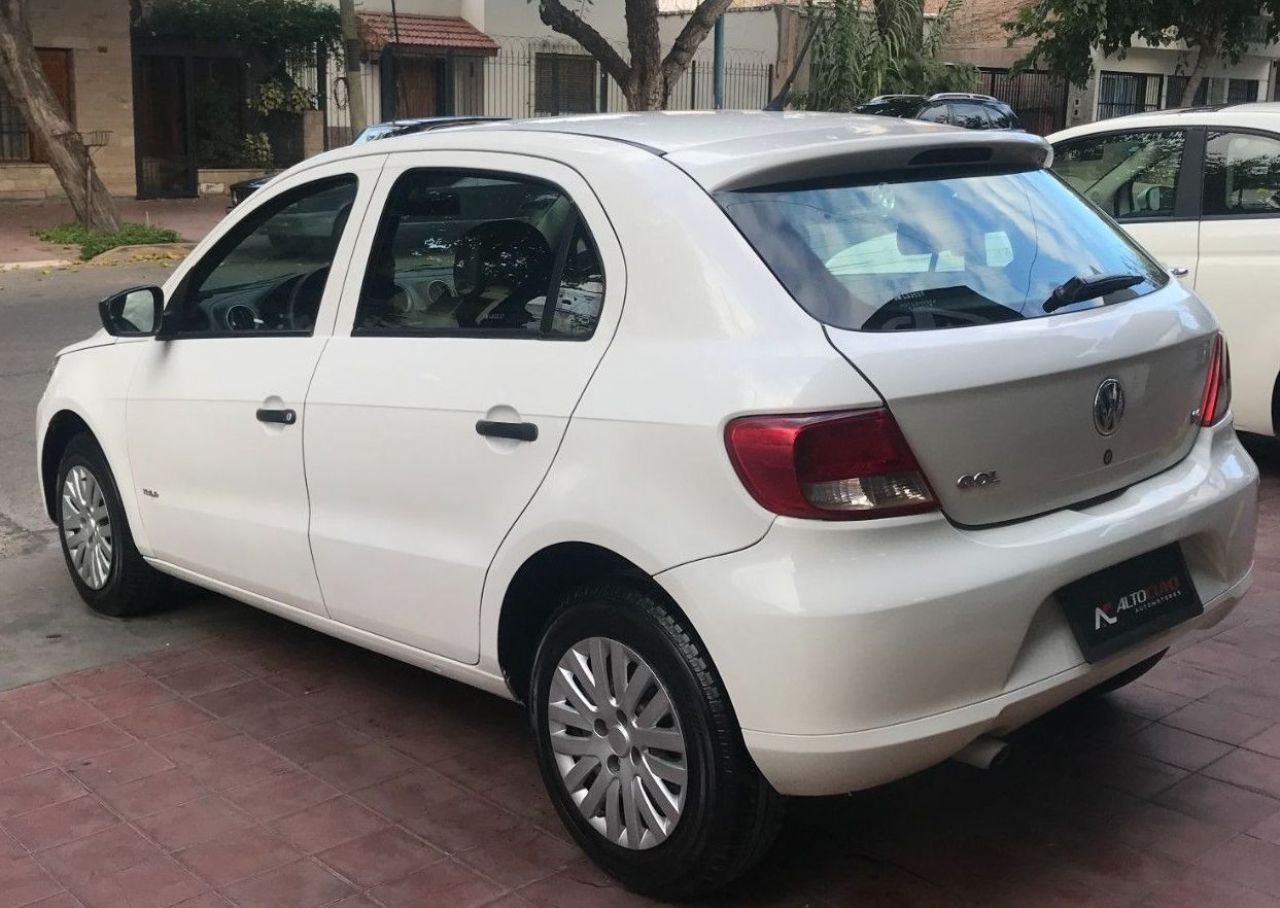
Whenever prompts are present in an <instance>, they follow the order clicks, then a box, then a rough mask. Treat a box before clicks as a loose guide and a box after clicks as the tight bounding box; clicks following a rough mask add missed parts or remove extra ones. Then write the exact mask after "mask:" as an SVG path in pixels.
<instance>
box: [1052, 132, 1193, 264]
mask: <svg viewBox="0 0 1280 908" xmlns="http://www.w3.org/2000/svg"><path fill="white" fill-rule="evenodd" d="M1201 142H1202V133H1201V131H1200V130H1197V129H1142V130H1128V131H1124V132H1106V133H1100V134H1097V135H1090V136H1085V137H1083V138H1078V139H1070V140H1068V141H1065V142H1060V143H1058V144H1056V145H1055V146H1054V149H1053V151H1054V160H1053V170H1054V172H1055V173H1057V174H1058V175H1059V176H1060V177H1062V178H1063V180H1065V181H1066V183H1067V185H1069V186H1071V188H1073V189H1075V190H1076V191H1077V192H1079V193H1080V194H1081V195H1083V196H1084V197H1085V198H1087V199H1088V200H1089V201H1091V202H1093V204H1095V205H1097V206H1098V207H1099V208H1101V209H1102V210H1103V211H1105V212H1106V213H1107V214H1109V215H1111V217H1113V218H1115V219H1116V221H1117V222H1118V223H1119V224H1120V225H1121V226H1122V227H1124V229H1125V230H1126V231H1127V232H1128V233H1129V234H1130V235H1131V236H1133V238H1134V239H1136V240H1137V241H1138V242H1139V243H1140V244H1142V246H1143V247H1144V248H1145V249H1146V250H1147V251H1148V252H1150V253H1151V254H1152V255H1154V256H1155V257H1156V259H1157V260H1158V261H1159V262H1160V263H1161V264H1162V265H1164V266H1165V267H1166V268H1169V269H1172V270H1174V271H1175V272H1177V274H1178V277H1179V279H1180V280H1182V281H1183V283H1184V284H1185V285H1186V286H1188V287H1194V286H1195V280H1196V267H1197V263H1198V258H1199V243H1200V223H1199V220H1198V219H1197V214H1198V208H1199V200H1198V199H1197V198H1196V194H1197V190H1198V186H1199V182H1198V180H1197V178H1196V177H1197V174H1196V161H1197V160H1199V157H1200V147H1201Z"/></svg>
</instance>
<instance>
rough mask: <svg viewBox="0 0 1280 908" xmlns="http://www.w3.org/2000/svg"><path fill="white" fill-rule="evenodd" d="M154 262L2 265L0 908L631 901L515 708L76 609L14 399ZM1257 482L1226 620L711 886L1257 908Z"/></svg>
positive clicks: (822, 802) (1277, 604) (251, 620)
mask: <svg viewBox="0 0 1280 908" xmlns="http://www.w3.org/2000/svg"><path fill="white" fill-rule="evenodd" d="M164 273H165V272H164V269H162V268H157V267H155V266H146V267H129V268H125V267H121V268H115V269H101V268H86V269H81V270H79V271H77V272H57V273H54V274H50V275H39V274H31V273H27V274H21V275H14V274H8V275H0V540H2V541H0V546H2V548H0V905H3V906H15V908H16V906H24V905H40V906H42V908H62V906H87V908H96V906H103V908H117V906H123V905H138V906H142V905H146V906H150V908H169V906H175V905H184V906H187V908H196V906H219V905H220V906H226V905H230V904H234V905H238V906H241V908H251V906H262V908H284V906H296V908H310V906H315V908H320V906H330V905H333V906H337V905H341V906H344V908H362V906H374V908H376V906H386V908H397V906H431V905H448V906H450V908H455V906H456V908H468V906H482V905H485V906H501V908H518V906H530V905H538V906H544V908H546V906H565V908H569V906H584V908H596V906H608V905H628V906H629V905H641V904H646V902H645V901H644V900H643V899H639V898H637V897H635V896H632V895H630V894H628V893H625V892H623V891H622V890H620V889H618V888H617V887H615V886H613V885H612V884H611V883H610V881H609V880H607V879H606V878H605V877H603V876H602V875H601V874H600V873H599V872H598V871H596V870H595V869H594V868H593V867H592V866H591V865H589V864H588V863H587V862H586V861H585V860H583V858H582V857H581V855H580V853H579V852H578V851H577V850H576V849H575V848H574V847H573V846H572V844H571V843H570V842H569V841H568V840H567V839H566V837H565V833H564V831H563V829H562V828H561V826H560V824H559V822H558V821H557V819H556V817H555V815H554V813H553V811H552V809H551V805H550V802H549V801H548V800H547V798H546V795H545V794H544V793H543V791H542V787H541V782H540V781H539V779H538V777H537V772H536V769H535V764H534V761H533V756H532V752H531V749H530V746H529V741H528V734H527V731H526V724H525V721H524V719H523V716H522V714H521V711H520V709H519V708H518V707H516V706H514V705H513V704H510V703H506V702H504V701H502V700H499V699H497V698H494V697H491V696H488V695H486V694H482V693H480V692H478V691H475V690H473V689H470V688H467V687H465V686H463V685H460V684H457V683H454V682H450V681H447V680H445V679H442V678H440V677H438V676H435V675H431V674H429V673H426V672H422V671H419V670H416V669H413V668H411V667H409V666H406V665H403V664H400V663H396V662H394V661H392V660H389V659H386V658H383V657H380V656H376V655H373V654H371V653H367V652H365V651H362V650H359V649H357V648H355V647H352V646H348V645H346V644H343V643H339V642H337V641H334V640H331V639H329V638H326V637H323V636H322V635H319V634H316V633H314V632H312V631H308V630H306V629H303V628H300V627H298V626H295V625H291V624H288V623H287V622H284V621H282V620H279V619H276V618H273V617H270V616H267V615H264V614H262V613H259V612H256V611H255V610H253V609H250V608H248V607H245V606H240V605H236V604H234V603H231V602H228V601H227V600H224V599H221V598H219V597H216V596H211V595H207V594H194V593H192V594H191V595H190V596H181V597H177V599H176V600H175V607H174V608H173V609H172V610H170V611H169V612H167V613H165V614H162V615H159V616H155V617H150V618H145V619H136V620H133V621H129V622H121V621H111V620H107V619H102V618H96V617H93V616H91V615H90V614H89V613H88V612H87V610H86V609H85V608H84V607H83V605H82V604H81V603H80V601H79V599H78V598H77V597H76V594H75V591H74V589H73V588H72V586H71V583H70V581H69V580H68V579H67V578H66V575H65V571H64V569H63V566H62V562H61V556H60V553H59V550H58V547H57V541H56V538H54V536H53V534H52V533H51V532H50V531H49V528H48V526H47V520H46V518H45V516H44V515H43V513H42V511H41V508H40V506H39V503H38V498H37V494H36V491H35V483H34V475H33V472H32V471H33V467H32V464H33V463H34V458H35V452H34V448H33V440H32V434H33V426H32V421H33V409H34V406H35V402H36V399H37V398H38V396H39V394H40V391H41V388H42V387H43V384H44V381H45V375H46V372H47V369H48V366H49V361H50V359H51V357H52V355H53V353H54V351H55V350H56V349H57V348H58V347H59V346H61V345H63V344H64V343H67V342H70V341H73V340H75V339H77V338H79V337H81V336H83V335H85V334H86V333H88V332H89V331H91V330H92V329H93V328H94V326H95V323H96V320H95V316H94V307H93V304H94V302H95V301H96V300H97V299H98V298H99V297H101V296H103V295H104V294H105V293H107V292H109V291H112V290H115V289H119V288H122V287H124V286H128V285H131V284H139V283H147V282H154V281H157V280H159V279H160V278H162V277H163V276H164ZM1264 477H1265V478H1264V482H1263V489H1262V515H1261V519H1260V536H1259V546H1258V560H1257V573H1256V585H1255V587H1254V590H1253V592H1251V593H1250V594H1249V596H1248V597H1247V598H1246V600H1245V601H1244V602H1243V603H1242V604H1241V605H1240V607H1239V608H1237V610H1236V611H1235V612H1234V613H1233V614H1232V615H1231V616H1230V617H1228V618H1227V619H1226V620H1225V621H1223V622H1222V623H1221V624H1219V625H1217V626H1216V627H1214V628H1211V629H1208V630H1205V631H1202V632H1199V633H1197V634H1195V635H1193V636H1192V637H1191V638H1189V639H1187V640H1185V641H1183V642H1182V643H1181V644H1180V645H1179V646H1178V647H1177V648H1176V652H1173V653H1171V655H1170V656H1169V657H1168V658H1166V659H1165V661H1164V662H1162V663H1161V664H1160V665H1159V666H1157V667H1156V669H1155V670H1153V671H1152V672H1151V673H1150V674H1148V675H1147V676H1146V677H1144V678H1143V679H1142V680H1141V681H1139V682H1136V683H1134V684H1132V685H1130V686H1129V687H1127V688H1125V689H1124V690H1122V691H1120V692H1118V693H1115V694H1111V695H1108V696H1105V697H1096V698H1085V699H1081V700H1079V701H1076V702H1074V703H1071V704H1068V705H1067V706H1065V707H1063V708H1061V709H1059V710H1057V711H1055V712H1054V713H1052V714H1050V715H1049V716H1046V717H1045V718H1043V719H1041V720H1039V721H1037V722H1035V723H1033V724H1032V725H1031V726H1029V727H1027V728H1025V729H1022V730H1020V731H1019V732H1017V733H1016V734H1014V735H1013V736H1012V738H1011V741H1012V747H1011V751H1010V759H1009V762H1008V763H1007V764H1006V765H1004V766H1002V767H1001V768H999V769H997V770H991V771H987V772H983V771H980V770H976V769H973V768H971V767H968V766H961V765H959V764H955V763H946V764H943V765H941V766H938V767H935V768H933V769H930V770H927V771H925V772H922V773H918V774H916V775H914V776H912V777H910V778H908V779H904V780H902V781H900V782H897V783H894V784H893V785H889V786H886V787H884V788H881V789H878V790H875V791H870V792H861V793H858V794H854V795H849V796H847V797H840V798H825V799H818V800H804V801H796V802H793V803H792V804H791V805H790V806H791V809H790V815H789V818H788V820H787V822H786V825H785V828H784V830H783V833H782V836H781V838H780V840H779V843H778V845H777V846H776V847H775V849H774V850H773V851H772V852H771V853H770V854H769V855H768V856H767V857H766V859H765V861H764V862H763V864H762V865H761V866H760V867H759V869H758V870H756V871H754V872H753V873H752V874H751V875H750V876H749V877H748V878H747V879H746V880H745V881H743V883H742V884H740V885H739V886H738V887H737V888H736V889H734V890H733V891H731V892H730V893H728V894H727V895H726V896H725V897H724V898H723V899H720V900H717V901H716V902H715V903H716V904H723V905H732V906H763V905H779V906H804V905H813V906H824V908H834V906H898V908H914V906H921V908H924V906H929V908H946V906H974V908H987V906H995V908H999V906H1011V908H1022V906H1037V908H1038V906H1052V905H1073V906H1074V905H1083V906H1147V908H1157V906H1171V908H1191V906H1196V908H1200V906H1223V908H1227V906H1230V908H1267V906H1269V908H1280V465H1277V463H1276V461H1274V460H1273V459H1272V458H1271V457H1270V456H1269V455H1268V456H1267V457H1266V460H1265V462H1264ZM88 666H93V667H88ZM72 669H82V670H80V671H72ZM39 679H45V680H39ZM30 682H36V683H30ZM20 685H21V686H20Z"/></svg>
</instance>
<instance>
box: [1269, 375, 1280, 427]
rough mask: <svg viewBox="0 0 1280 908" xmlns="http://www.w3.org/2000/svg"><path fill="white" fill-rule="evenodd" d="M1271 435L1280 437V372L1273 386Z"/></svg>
mask: <svg viewBox="0 0 1280 908" xmlns="http://www.w3.org/2000/svg"><path fill="white" fill-rule="evenodd" d="M1271 434H1272V435H1276V436H1280V372H1277V373H1276V380H1275V381H1274V382H1273V383H1272V385H1271Z"/></svg>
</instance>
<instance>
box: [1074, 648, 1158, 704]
mask: <svg viewBox="0 0 1280 908" xmlns="http://www.w3.org/2000/svg"><path fill="white" fill-rule="evenodd" d="M1167 652H1169V651H1168V650H1167V649H1162V650H1160V652H1158V653H1156V654H1155V655H1154V656H1151V657H1149V658H1147V659H1143V660H1142V661H1141V662H1139V663H1138V664H1137V665H1131V666H1129V667H1128V668H1126V669H1125V670H1124V671H1122V672H1121V673H1120V674H1118V675H1112V676H1111V677H1110V678H1108V679H1107V680H1106V681H1103V682H1102V683H1101V684H1099V685H1098V686H1097V687H1095V688H1093V689H1092V690H1091V691H1089V693H1090V694H1092V695H1095V696H1097V695H1101V694H1109V693H1111V692H1112V691H1116V690H1119V689H1120V688H1122V687H1124V686H1125V685H1126V684H1132V683H1133V682H1134V681H1137V680H1138V679H1139V678H1141V677H1142V676H1143V675H1145V674H1146V673H1147V672H1149V671H1151V669H1153V668H1155V667H1156V664H1157V663H1158V662H1159V661H1160V660H1161V659H1163V658H1164V654H1165V653H1167Z"/></svg>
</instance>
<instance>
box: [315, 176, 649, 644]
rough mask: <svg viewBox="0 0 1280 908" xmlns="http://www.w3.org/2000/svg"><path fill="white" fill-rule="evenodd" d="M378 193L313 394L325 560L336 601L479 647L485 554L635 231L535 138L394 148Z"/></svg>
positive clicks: (540, 466) (523, 492)
mask: <svg viewBox="0 0 1280 908" xmlns="http://www.w3.org/2000/svg"><path fill="white" fill-rule="evenodd" d="M374 211H378V212H380V217H379V222H378V225H377V229H376V231H372V230H366V231H365V236H364V237H363V238H362V244H361V246H360V247H359V248H358V249H357V250H356V252H355V263H354V267H353V268H352V269H351V276H350V277H349V279H348V284H347V288H346V291H345V292H344V295H343V308H342V312H341V313H340V315H339V319H338V329H337V330H336V331H335V332H334V337H333V339H332V340H331V341H330V343H329V346H328V348H327V349H326V350H325V353H324V356H323V357H322V358H321V361H320V365H319V367H318V368H317V370H316V376H315V379H314V381H313V382H312V385H311V391H310V393H309V394H308V396H307V433H306V460H307V484H308V486H309V488H310V490H311V505H312V509H311V546H312V551H313V552H314V553H315V561H316V570H317V572H318V573H319V575H320V585H321V588H322V590H323V592H324V598H325V602H326V604H327V606H328V608H329V614H330V616H331V617H332V618H334V619H335V620H338V621H342V622H344V623H347V624H350V625H353V626H355V627H359V628H362V629H364V630H367V631H370V632H372V633H375V634H378V635H380V636H384V637H388V638H391V639H393V640H397V641H399V642H401V643H406V644H409V645H411V646H414V647H417V648H419V649H422V650H426V651H428V652H431V653H435V654H437V655H441V656H444V657H446V658H450V659H455V660H458V661H462V662H469V663H474V662H475V661H476V660H477V658H478V644H479V616H480V595H481V591H482V587H483V585H484V578H485V572H486V571H487V570H488V567H489V563H490V561H491V560H492V559H493V556H494V554H495V553H496V552H497V549H498V546H499V544H500V543H501V541H502V539H503V537H504V536H505V535H506V533H507V531H508V530H509V529H510V528H511V526H512V524H514V523H515V520H516V518H517V517H518V516H519V515H520V512H521V511H522V510H523V509H524V507H525V505H527V504H528V502H529V500H530V499H531V498H532V497H533V494H534V492H535V491H536V490H537V488H538V485H539V483H540V482H541V481H542V478H543V477H544V476H545V475H546V472H547V470H548V469H549V468H550V466H551V462H552V459H553V458H554V457H555V454H556V450H557V448H558V447H559V444H560V439H561V437H562V436H563V434H564V432H565V429H566V427H567V426H568V424H569V418H570V416H571V414H572V413H573V410H574V407H575V405H576V404H577V401H578V399H579V397H580V396H581V395H582V392H583V390H584V389H585V387H586V385H587V382H588V380H589V379H590V377H591V373H592V372H593V370H594V369H595V367H596V364H597V363H598V362H599V361H600V357H601V356H602V355H603V353H604V351H605V348H606V347H607V346H608V344H609V341H610V339H611V336H612V333H613V326H614V325H615V324H616V322H617V319H618V314H619V310H620V309H621V306H622V299H623V291H624V286H623V281H624V276H623V262H622V255H621V250H620V249H619V247H618V244H617V241H616V239H615V237H614V235H613V233H612V230H611V228H610V226H609V222H608V220H607V218H605V216H604V212H603V211H602V210H601V209H600V207H599V205H598V203H596V202H595V198H594V196H593V195H592V193H591V191H590V190H589V189H588V187H587V186H586V185H585V183H584V182H583V180H582V178H581V177H579V176H578V175H577V174H576V173H574V172H573V171H572V170H570V169H569V168H567V167H564V166H561V165H558V164H554V163H552V162H548V161H544V160H538V159H533V158H524V157H521V156H518V155H505V154H491V153H482V152H469V153H461V152H434V153H427V154H423V153H415V154H413V155H412V156H409V155H394V156H392V157H391V158H390V159H389V162H388V165H387V167H386V169H385V170H384V171H383V174H382V177H381V179H380V181H379V188H378V195H377V197H376V198H375V200H374V202H373V208H371V210H370V218H371V219H372V217H373V213H374ZM366 262H367V263H368V264H367V267H365V265H364V263H366Z"/></svg>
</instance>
